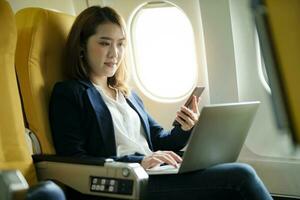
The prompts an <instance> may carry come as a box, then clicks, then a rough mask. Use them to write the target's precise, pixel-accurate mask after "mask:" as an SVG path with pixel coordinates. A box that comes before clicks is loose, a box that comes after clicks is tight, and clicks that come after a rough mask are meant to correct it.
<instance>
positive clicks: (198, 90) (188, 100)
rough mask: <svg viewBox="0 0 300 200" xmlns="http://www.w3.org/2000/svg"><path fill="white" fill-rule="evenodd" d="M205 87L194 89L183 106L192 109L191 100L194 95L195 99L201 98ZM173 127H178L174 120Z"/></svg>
mask: <svg viewBox="0 0 300 200" xmlns="http://www.w3.org/2000/svg"><path fill="white" fill-rule="evenodd" d="M204 89H205V87H199V86H197V87H195V89H194V90H193V92H192V94H191V95H190V96H189V98H188V99H187V101H186V102H185V104H184V106H185V107H187V108H192V100H193V96H194V95H195V96H196V97H197V98H199V97H200V96H201V94H202V93H203V91H204ZM172 125H173V126H180V124H179V122H177V121H176V120H174V122H173V124H172Z"/></svg>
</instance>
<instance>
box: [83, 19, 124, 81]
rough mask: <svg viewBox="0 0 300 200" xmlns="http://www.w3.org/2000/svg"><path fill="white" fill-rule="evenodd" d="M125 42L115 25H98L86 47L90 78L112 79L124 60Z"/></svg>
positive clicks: (120, 30) (119, 29)
mask: <svg viewBox="0 0 300 200" xmlns="http://www.w3.org/2000/svg"><path fill="white" fill-rule="evenodd" d="M125 42H126V38H125V34H124V33H123V31H122V29H121V27H120V26H118V25H117V24H113V23H104V24H100V25H98V27H97V28H96V33H95V34H94V35H92V36H90V37H89V38H88V41H87V47H86V51H87V54H86V55H87V61H88V64H89V67H90V76H96V77H112V76H113V75H114V74H115V72H116V71H117V69H118V67H119V65H120V63H121V61H122V59H123V58H124V53H125Z"/></svg>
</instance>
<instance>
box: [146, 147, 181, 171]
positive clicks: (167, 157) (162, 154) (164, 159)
mask: <svg viewBox="0 0 300 200" xmlns="http://www.w3.org/2000/svg"><path fill="white" fill-rule="evenodd" d="M181 162H182V159H181V157H180V156H179V155H177V154H176V153H174V152H173V151H156V152H153V154H152V155H150V156H145V157H144V159H143V160H142V162H141V165H142V167H143V168H144V169H150V168H153V167H155V166H157V165H161V164H164V163H165V164H168V165H173V166H174V167H176V168H177V167H178V163H181Z"/></svg>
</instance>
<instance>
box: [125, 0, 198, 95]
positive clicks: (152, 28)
mask: <svg viewBox="0 0 300 200" xmlns="http://www.w3.org/2000/svg"><path fill="white" fill-rule="evenodd" d="M131 40H132V41H131V42H132V52H133V58H134V63H135V65H134V66H135V68H134V72H135V80H136V81H137V83H138V85H139V87H140V89H141V90H142V91H143V92H144V93H145V94H146V95H147V96H149V97H150V98H152V99H155V100H159V101H174V100H175V101H176V100H181V99H182V98H185V97H186V96H187V95H188V94H189V93H190V91H191V90H192V89H193V87H194V86H195V84H196V81H197V78H198V76H197V74H198V71H197V66H196V55H195V45H194V34H193V29H192V26H191V23H190V21H189V20H188V18H187V17H186V15H185V14H184V13H183V12H182V11H181V10H179V9H178V8H177V7H175V6H173V5H171V4H168V3H163V2H162V3H157V2H155V3H154V4H150V3H148V4H146V5H145V6H143V7H142V8H140V9H139V10H138V11H137V12H136V14H135V16H134V18H133V21H132V26H131Z"/></svg>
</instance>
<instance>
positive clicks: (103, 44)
mask: <svg viewBox="0 0 300 200" xmlns="http://www.w3.org/2000/svg"><path fill="white" fill-rule="evenodd" d="M99 44H100V45H102V46H109V45H110V44H109V43H108V42H99Z"/></svg>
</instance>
